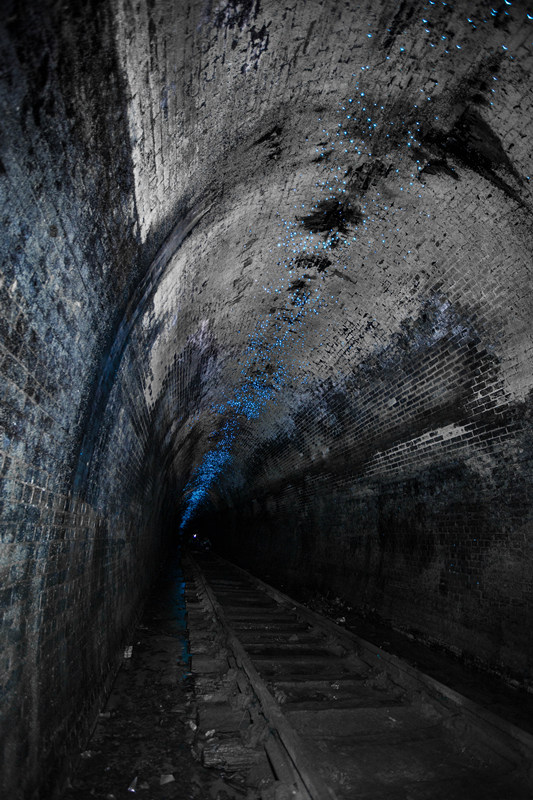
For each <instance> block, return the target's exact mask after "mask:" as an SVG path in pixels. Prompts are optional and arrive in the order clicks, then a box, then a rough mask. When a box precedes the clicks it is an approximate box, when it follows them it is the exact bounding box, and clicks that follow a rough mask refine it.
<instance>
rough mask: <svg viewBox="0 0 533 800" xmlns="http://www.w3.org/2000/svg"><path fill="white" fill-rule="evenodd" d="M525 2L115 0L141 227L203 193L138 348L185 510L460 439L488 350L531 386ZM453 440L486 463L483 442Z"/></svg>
mask: <svg viewBox="0 0 533 800" xmlns="http://www.w3.org/2000/svg"><path fill="white" fill-rule="evenodd" d="M467 7H468V10H467ZM530 18H531V14H529V13H528V12H527V9H526V7H525V6H524V5H523V4H520V3H514V4H511V3H504V4H502V6H501V7H499V6H498V7H497V8H494V9H492V8H491V7H490V5H488V4H486V3H477V4H472V3H468V4H465V3H459V4H457V5H455V6H452V5H450V4H447V3H442V2H428V3H426V4H425V5H424V4H421V3H420V4H417V3H414V4H410V3H398V2H389V3H386V2H385V3H381V4H376V3H369V4H367V5H366V6H364V5H362V4H354V3H345V4H338V3H320V2H313V3H306V4H301V3H299V4H298V3H295V4H292V5H291V6H289V5H287V6H284V7H283V8H282V7H281V6H280V5H279V4H277V3H261V4H260V3H258V2H243V3H236V2H229V3H221V4H216V3H196V4H192V6H186V5H185V4H168V5H167V4H163V3H155V4H148V5H147V6H146V7H144V6H142V7H141V11H140V13H138V14H135V15H133V14H132V12H131V7H130V5H129V4H128V3H119V4H118V5H117V9H116V20H117V27H116V41H117V45H118V50H119V59H120V61H121V63H122V65H123V68H124V70H125V75H126V81H127V92H128V94H129V97H130V100H129V103H128V111H127V113H128V127H129V134H130V137H131V141H132V154H133V156H132V160H133V175H134V184H135V202H136V207H137V212H138V225H139V233H140V237H141V240H142V241H143V242H146V241H150V238H151V237H154V232H156V235H155V239H157V235H160V232H161V231H164V230H168V229H169V228H170V227H171V226H172V225H173V224H174V223H175V222H176V220H178V221H179V220H181V219H182V217H183V215H184V213H188V214H189V216H188V218H187V222H186V224H184V223H182V222H178V225H181V228H180V230H178V231H177V233H176V234H175V236H176V242H177V243H179V246H178V247H177V249H176V252H175V253H174V254H172V255H170V256H169V257H168V261H167V260H166V256H165V258H164V259H163V261H164V262H165V263H163V264H162V263H159V264H158V265H157V268H156V269H155V270H154V271H153V273H152V275H153V278H152V282H151V283H149V284H148V288H147V289H146V290H145V293H144V301H143V303H142V304H141V306H140V307H139V308H138V310H137V316H136V319H135V325H134V326H132V325H131V324H129V328H130V329H131V328H132V327H133V339H132V341H131V343H130V344H129V345H128V348H129V350H130V351H131V352H129V354H128V356H127V358H132V359H134V360H135V361H136V364H137V373H138V385H137V387H136V390H135V398H132V399H130V402H133V403H134V405H135V408H136V409H137V410H136V412H135V413H137V414H139V413H141V412H139V410H138V406H139V407H142V415H143V416H144V417H145V418H146V421H147V424H148V425H149V426H150V428H151V435H152V436H153V435H154V431H155V435H156V436H157V438H158V441H159V442H160V445H161V446H162V447H163V451H164V464H165V470H169V471H170V474H171V475H172V480H173V482H174V484H175V492H176V496H179V492H180V491H181V490H182V489H184V490H185V509H186V510H185V517H186V519H188V518H189V517H190V516H191V515H194V513H195V512H196V510H197V507H200V506H202V505H205V503H206V502H207V504H209V503H213V502H214V503H215V504H217V503H219V502H221V498H222V497H223V498H225V500H222V502H223V503H224V502H229V503H230V504H231V503H232V502H233V500H234V498H233V496H234V495H237V496H238V497H239V498H241V497H242V494H243V493H245V494H250V495H254V494H257V492H259V493H261V492H263V493H264V492H265V491H268V490H269V487H270V485H271V484H273V485H274V486H275V487H276V490H279V487H280V486H282V485H283V483H284V482H287V481H291V480H297V479H299V478H301V477H302V476H304V475H309V474H317V475H318V474H320V473H322V472H324V470H326V471H327V472H328V473H334V474H342V473H343V472H345V471H346V469H347V468H348V467H349V469H350V471H351V472H352V473H353V470H354V466H355V467H356V468H357V469H360V468H362V467H363V465H364V469H365V471H366V472H368V471H370V472H371V473H372V471H374V472H376V471H377V472H378V473H379V471H380V469H384V470H385V471H386V472H387V471H390V470H394V459H393V460H392V462H391V461H390V460H387V454H388V455H391V452H392V451H393V450H395V449H396V450H397V449H400V450H401V448H402V447H405V443H406V442H408V441H409V440H417V441H418V442H421V441H422V440H423V439H424V437H426V438H427V437H428V436H431V435H432V431H436V432H437V433H438V434H439V436H441V435H443V436H445V437H448V438H449V439H450V440H452V441H455V442H456V444H457V445H458V440H459V438H460V437H461V433H462V432H463V429H464V425H465V423H466V422H467V421H469V420H470V418H471V417H472V415H475V414H476V413H478V412H479V410H480V408H481V409H483V407H484V404H485V405H486V403H487V398H486V396H485V394H486V393H484V392H483V391H482V389H483V388H484V387H485V385H486V383H485V381H486V372H487V370H490V371H491V376H492V377H491V385H490V392H489V394H490V402H491V403H492V406H493V407H497V406H498V404H499V403H500V404H506V403H508V402H509V400H510V399H512V400H513V401H521V400H523V399H524V396H525V393H526V392H527V390H528V389H529V380H526V379H525V377H526V376H524V374H523V370H522V369H521V368H520V367H519V362H520V361H521V358H522V353H523V350H522V347H523V344H524V337H529V336H530V332H529V331H527V330H526V329H525V327H524V326H523V325H521V324H519V325H518V327H517V324H516V320H517V319H522V320H524V319H526V318H527V309H528V307H529V305H530V296H529V294H528V292H525V291H524V287H525V286H528V285H529V284H528V281H529V270H530V252H531V226H530V209H531V189H530V182H529V172H530V166H531V165H530V158H531V154H530V147H529V142H530V140H529V133H531V109H532V89H531V81H530V74H531V73H530V69H531V42H530V41H529V40H530V39H531V35H532V31H533V24H532V23H531V21H530ZM185 228H187V231H188V230H189V228H191V232H190V233H189V234H188V236H187V238H186V239H185V240H184V241H183V242H181V238H182V236H183V234H184V233H186V232H187V231H185ZM182 229H183V230H182ZM172 249H173V245H171V246H169V247H168V248H167V251H170V250H172ZM166 255H168V252H167V253H166ZM137 299H138V298H137ZM135 302H137V300H136V301H135ZM439 348H440V349H441V350H443V349H444V350H447V351H448V352H449V358H448V360H447V362H446V365H445V366H444V367H443V368H441V370H440V372H439V371H438V370H437V369H436V364H434V363H433V362H432V361H431V358H430V357H429V355H428V354H430V353H433V352H435V353H437V352H438V350H439ZM134 351H135V352H134ZM466 351H470V352H472V351H478V353H479V359H478V361H477V362H476V361H475V360H472V359H470V361H469V362H468V360H467V361H466V362H465V352H466ZM483 359H485V362H486V363H485V365H483V364H482V363H481V362H483ZM489 362H490V363H489ZM480 364H481V366H480ZM480 371H481V372H480ZM126 374H127V375H128V377H127V380H128V381H131V371H129V372H128V371H127V370H126ZM114 391H115V392H116V391H119V389H117V387H115V390H114ZM145 402H146V406H145V405H144V403H145ZM123 424H124V420H123V416H121V417H120V420H119V418H118V417H117V418H116V422H115V428H116V430H115V437H118V438H120V437H122V436H123V435H124V431H123V427H121V426H123ZM106 441H107V442H108V445H107V446H109V447H111V448H112V447H113V446H115V445H114V444H113V442H114V441H115V440H114V438H113V435H111V437H110V438H107V439H106ZM109 442H111V444H109ZM430 443H431V439H428V443H427V445H426V446H425V447H426V451H427V452H426V457H428V458H431V447H430ZM461 447H462V445H461ZM461 447H459V450H460V451H461V455H460V457H461V458H467V459H468V460H470V461H471V462H472V464H473V465H474V468H475V469H480V470H482V469H483V468H484V466H483V465H484V458H485V456H484V455H483V445H481V446H480V447H479V448H478V449H477V450H469V452H468V454H465V452H464V451H462V450H461ZM110 452H111V451H110ZM419 457H420V454H419V453H417V455H416V458H417V459H419ZM109 458H110V455H109V454H108V455H106V457H105V459H104V460H109ZM98 463H99V462H98ZM476 465H477V466H476ZM93 469H94V464H93ZM95 479H96V480H97V481H99V480H100V477H99V476H98V474H97V475H96V478H95ZM232 498H233V500H232Z"/></svg>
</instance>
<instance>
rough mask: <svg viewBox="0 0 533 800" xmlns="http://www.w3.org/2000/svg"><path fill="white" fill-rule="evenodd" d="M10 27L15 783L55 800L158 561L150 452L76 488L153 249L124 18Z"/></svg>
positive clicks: (9, 698) (8, 710) (6, 549)
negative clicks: (131, 106)
mask: <svg viewBox="0 0 533 800" xmlns="http://www.w3.org/2000/svg"><path fill="white" fill-rule="evenodd" d="M2 23H3V25H2V44H1V50H2V89H1V91H2V94H1V108H2V110H1V112H0V116H1V120H2V122H1V126H2V153H1V163H0V173H1V174H0V183H1V193H2V194H1V201H0V202H1V206H2V275H1V277H0V294H1V298H0V303H1V308H2V312H1V315H0V338H1V344H0V359H1V373H2V412H1V419H0V425H1V439H0V466H1V490H0V491H1V495H0V497H1V509H2V510H1V516H2V520H1V538H2V544H1V552H2V556H1V559H2V560H1V579H0V580H1V603H0V605H1V612H2V643H1V646H0V648H1V653H2V656H1V668H0V672H1V680H2V685H3V689H4V695H3V700H2V720H1V725H0V727H1V733H2V737H3V741H2V745H1V747H0V750H1V752H2V764H1V765H0V774H1V781H0V783H2V787H3V791H2V796H3V797H13V798H16V797H17V798H18V797H29V796H33V795H34V792H37V793H40V796H42V797H51V796H52V789H53V787H54V785H55V782H56V779H57V776H58V775H59V774H61V769H62V768H64V762H65V756H66V755H68V756H70V757H71V756H72V755H73V754H75V753H76V748H78V752H79V745H80V743H82V742H83V741H84V737H85V736H86V735H87V731H88V730H89V728H90V726H92V724H93V722H94V719H95V715H96V714H97V712H98V711H99V709H100V707H101V706H100V705H99V703H100V702H101V698H102V692H103V690H104V688H105V686H106V685H109V681H110V679H111V677H112V675H113V674H114V673H115V671H116V668H117V665H118V663H119V658H120V654H121V647H122V646H123V645H124V642H125V636H126V634H127V632H128V630H129V628H130V627H131V625H132V622H133V621H134V615H135V613H136V608H137V606H138V603H139V599H140V597H141V596H142V594H143V591H144V590H145V587H146V585H147V583H148V581H149V580H150V568H151V567H152V566H153V564H154V562H155V561H156V560H157V543H158V535H159V534H158V531H157V530H153V520H154V516H157V508H156V507H155V503H154V502H153V495H154V494H156V493H157V492H158V491H159V490H158V487H157V486H155V485H154V482H153V481H152V483H150V482H149V481H148V480H146V474H147V472H146V467H147V465H148V472H149V456H150V454H149V452H148V447H147V446H146V442H145V441H144V440H141V437H139V436H137V435H134V436H132V437H129V438H128V436H129V433H130V431H129V428H128V426H127V425H125V426H124V428H123V431H122V434H123V435H122V436H120V437H118V439H115V440H114V447H115V451H114V460H109V459H108V461H107V463H106V464H105V465H104V466H103V468H102V469H101V471H100V481H99V482H98V486H92V485H91V484H90V483H89V481H87V480H85V481H80V480H79V479H78V480H77V479H76V476H79V475H80V474H83V469H82V468H81V467H82V465H83V464H86V461H85V459H84V453H83V442H84V439H85V438H86V431H90V430H93V429H94V428H95V421H94V419H93V417H94V409H95V396H96V387H97V386H98V385H99V384H100V383H101V380H100V377H99V375H100V372H101V370H102V365H105V364H107V363H108V362H109V358H108V354H109V348H110V338H111V337H112V336H113V335H114V331H115V329H116V328H117V326H118V324H119V320H120V318H121V315H122V314H123V313H124V309H125V304H126V302H127V300H128V299H129V296H130V293H131V289H132V286H133V285H135V283H136V281H137V280H138V278H139V276H140V275H141V274H142V273H143V270H144V268H145V267H146V264H147V263H149V262H150V260H151V256H152V255H153V246H151V245H150V242H146V243H145V247H146V250H145V249H143V251H142V252H141V234H140V229H139V221H138V215H137V210H136V206H135V196H134V185H133V173H132V164H131V153H130V147H129V130H128V126H127V116H126V108H125V92H124V85H123V80H122V79H121V73H120V70H119V69H118V62H117V56H116V48H115V34H114V27H115V26H114V22H113V19H112V14H111V11H110V9H109V8H108V7H107V6H106V5H105V4H101V3H100V4H98V3H83V4H80V5H79V6H78V7H75V6H72V7H71V8H70V10H64V9H63V10H62V9H60V8H59V6H57V5H56V6H55V7H54V6H53V5H52V4H49V6H47V5H46V4H37V3H32V2H29V3H27V4H23V3H13V4H9V3H5V4H3V5H2ZM103 86H105V92H103V91H102V87H103ZM150 247H152V251H151V250H150ZM135 380H136V374H135V373H134V372H132V373H131V374H130V375H129V376H128V382H129V383H130V384H133V383H135ZM115 402H120V399H119V400H117V401H115V399H114V397H113V396H112V397H111V398H110V400H109V402H108V404H107V415H108V417H109V418H111V417H113V415H115V414H116V416H117V417H118V415H119V413H120V409H119V408H118V406H116V405H115ZM122 415H123V416H124V412H122ZM139 416H140V419H139V420H138V422H139V424H142V422H143V420H142V412H139ZM96 427H97V426H96ZM89 440H90V437H89ZM143 462H144V463H143ZM120 469H122V470H124V473H125V474H126V477H127V484H126V483H125V481H124V476H123V475H120V474H118V473H119V471H120Z"/></svg>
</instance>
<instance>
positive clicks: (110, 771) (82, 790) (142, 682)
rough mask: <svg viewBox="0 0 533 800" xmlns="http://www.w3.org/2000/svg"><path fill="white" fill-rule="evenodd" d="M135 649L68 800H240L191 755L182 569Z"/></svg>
mask: <svg viewBox="0 0 533 800" xmlns="http://www.w3.org/2000/svg"><path fill="white" fill-rule="evenodd" d="M131 645H132V646H133V647H132V650H131V656H130V657H126V658H124V662H123V666H122V668H121V669H120V671H119V673H118V676H117V679H116V681H115V683H114V686H113V689H112V691H111V694H110V696H109V699H108V702H107V704H106V706H105V707H104V708H103V710H102V713H101V714H100V716H99V719H98V724H97V726H96V729H95V731H94V734H93V736H92V738H91V740H90V741H89V743H88V744H87V749H86V750H85V751H83V753H82V757H81V759H80V764H79V769H78V770H77V771H76V773H75V774H74V775H73V776H71V778H70V783H71V786H70V787H69V788H68V789H67V790H66V791H65V792H64V794H63V796H62V800H85V798H102V800H131V798H133V797H134V796H135V795H139V796H140V797H142V798H145V800H157V799H158V798H162V799H163V798H168V799H169V800H170V798H172V799H173V800H228V799H229V798H234V797H235V794H234V792H233V791H232V789H231V787H230V786H226V785H225V784H224V783H223V781H222V780H221V776H220V775H219V774H218V773H217V772H216V771H213V770H207V769H205V768H203V767H202V766H201V764H199V763H198V762H197V761H195V759H194V757H193V755H192V752H191V742H192V738H193V731H192V728H191V726H190V718H191V716H192V703H193V697H192V690H191V686H190V683H189V678H188V649H187V639H186V620H185V604H184V597H183V580H182V576H181V571H180V568H179V566H178V564H177V563H174V564H171V565H170V566H166V567H165V568H164V569H162V571H161V573H160V577H159V580H158V582H157V585H156V586H155V587H154V590H153V594H152V596H151V597H150V599H149V601H148V604H147V606H146V608H145V611H144V614H143V617H142V620H141V623H140V624H139V626H138V627H137V629H136V631H135V634H134V636H133V637H132V642H131ZM125 654H126V656H127V655H128V651H126V653H125Z"/></svg>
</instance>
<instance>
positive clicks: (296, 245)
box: [182, 0, 533, 528]
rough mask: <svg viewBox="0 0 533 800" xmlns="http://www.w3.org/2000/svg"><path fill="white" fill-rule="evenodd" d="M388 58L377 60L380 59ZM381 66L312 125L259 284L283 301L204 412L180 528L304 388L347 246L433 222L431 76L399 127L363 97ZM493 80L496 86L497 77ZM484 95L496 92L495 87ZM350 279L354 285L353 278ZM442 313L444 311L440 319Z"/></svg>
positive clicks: (435, 43) (430, 15)
mask: <svg viewBox="0 0 533 800" xmlns="http://www.w3.org/2000/svg"><path fill="white" fill-rule="evenodd" d="M504 2H505V6H506V7H507V8H505V9H504V8H501V9H499V10H497V9H494V8H492V9H491V10H490V14H488V15H487V17H486V18H482V19H476V18H474V17H473V16H469V17H466V19H467V21H468V23H469V25H470V27H471V30H473V31H475V30H477V29H478V28H479V27H480V26H482V25H483V24H484V23H487V22H488V21H490V20H494V18H495V17H497V16H498V15H502V16H507V17H509V16H510V13H511V10H510V7H511V6H512V5H513V3H512V2H511V1H510V0H504ZM439 6H443V7H448V9H451V8H452V6H451V5H450V4H448V3H445V2H438V1H437V0H428V4H427V5H426V6H425V7H424V8H423V10H422V14H423V16H421V18H420V23H421V25H422V26H423V34H425V41H426V43H427V44H428V45H429V46H430V47H431V48H434V49H435V50H436V51H438V52H435V58H436V57H437V56H438V55H449V54H450V53H459V51H462V50H463V48H464V47H465V46H466V43H465V42H454V43H453V45H452V43H451V41H450V38H451V35H450V34H449V33H448V31H447V29H446V33H440V32H439V27H440V29H441V30H442V26H443V20H442V17H439V18H438V19H437V17H438V15H439V14H442V13H444V12H443V11H442V10H441V9H439V8H438V7H439ZM517 13H518V12H517ZM525 18H526V19H527V20H533V13H530V12H526V13H525ZM374 35H375V34H373V33H371V32H369V33H368V34H367V36H368V39H369V40H372V37H373V36H374ZM476 35H477V34H476ZM376 38H377V36H376ZM401 41H404V40H403V39H402V38H401V37H398V43H397V44H396V49H397V52H396V53H395V57H396V58H399V59H400V63H401V60H402V55H399V54H404V53H405V54H406V57H407V55H408V53H406V47H405V46H404V45H403V44H401ZM416 45H417V46H418V41H417V43H416ZM369 47H372V42H370V43H369ZM501 48H502V51H503V52H504V53H505V57H506V58H509V59H511V60H512V59H513V56H512V55H511V54H510V53H509V52H508V49H509V47H508V44H506V43H502V44H501ZM458 57H460V56H459V55H458ZM390 58H391V56H385V59H386V60H390ZM379 59H380V62H379V63H377V64H376V65H375V66H373V65H372V64H366V63H365V64H363V65H362V66H361V67H360V69H359V71H358V72H357V73H352V79H355V80H352V83H351V86H350V94H349V96H347V97H346V99H345V100H343V101H342V102H339V104H338V108H337V109H336V115H337V116H336V117H334V122H333V127H330V126H327V127H326V126H325V122H324V120H323V118H318V123H319V126H318V133H319V138H320V139H322V140H323V141H322V142H321V144H319V145H318V146H316V148H315V158H314V159H313V160H314V162H315V163H316V165H317V170H318V172H319V175H318V178H317V179H316V180H315V183H314V187H313V188H311V191H307V192H306V195H305V196H304V197H301V198H298V197H296V198H295V201H296V202H295V203H294V206H293V208H294V218H290V219H288V218H285V216H282V215H281V214H279V213H278V215H277V216H278V225H279V229H280V230H279V235H278V241H277V242H276V243H275V244H274V247H273V248H271V249H270V253H271V254H272V258H273V259H274V258H278V260H277V261H276V265H277V267H278V275H279V277H278V280H277V282H276V284H272V285H265V286H263V290H264V292H265V293H266V294H269V295H272V297H273V299H274V300H282V302H281V303H280V308H279V309H278V308H277V307H276V309H271V310H270V312H269V313H268V315H266V316H265V318H263V319H261V320H259V321H258V322H257V323H256V325H255V328H254V330H253V331H252V333H250V334H249V336H248V341H247V344H246V346H245V348H244V353H243V355H242V358H241V361H240V365H241V370H240V378H239V384H238V386H237V387H236V388H235V389H233V390H232V392H231V393H228V394H223V395H222V399H221V401H220V402H219V403H217V404H216V405H214V406H213V407H212V411H213V412H215V414H216V415H217V416H218V418H219V419H220V424H219V426H218V427H217V430H216V432H215V433H214V434H213V435H212V437H211V438H212V439H213V440H215V441H214V443H213V446H212V447H211V449H210V450H209V451H208V452H207V453H206V455H205V456H204V458H203V460H202V462H201V464H200V465H199V467H198V468H197V470H196V471H195V473H194V475H193V477H192V478H191V480H190V482H189V485H188V486H187V488H186V491H185V494H186V497H187V503H186V509H185V512H184V515H183V521H182V528H184V527H185V526H186V525H188V524H189V522H190V521H191V519H192V518H193V517H194V515H195V514H196V513H197V511H198V510H199V509H200V508H201V507H202V506H203V505H204V504H205V503H206V502H207V501H208V499H209V496H210V492H211V490H212V489H213V487H214V486H215V485H216V484H217V482H218V481H219V479H220V477H221V475H222V474H223V473H225V472H227V471H228V470H229V468H230V467H231V464H232V458H233V457H232V452H233V450H234V446H235V443H236V440H237V439H238V437H239V436H240V435H242V432H243V430H244V429H245V426H246V425H247V424H248V423H252V422H253V421H254V420H256V419H258V418H259V417H260V416H261V414H262V413H263V412H264V410H265V408H266V406H267V405H269V404H271V403H273V402H276V398H277V397H278V395H279V392H280V391H281V390H283V389H284V388H286V387H287V386H289V385H290V386H293V387H296V386H298V385H300V386H301V385H302V384H305V383H307V382H308V380H309V375H308V373H309V360H308V357H309V354H310V353H311V352H312V351H313V349H314V348H315V347H317V348H318V347H321V346H322V344H323V342H318V344H316V345H313V346H310V345H309V341H308V339H309V336H308V334H309V325H308V320H309V317H310V316H313V317H314V316H316V315H318V314H319V313H320V311H321V310H322V309H325V308H328V306H329V305H331V304H337V303H338V298H336V297H335V296H334V295H332V294H331V293H327V291H326V287H328V282H329V276H330V275H331V272H335V273H336V274H339V273H340V274H341V275H342V274H343V272H344V271H347V270H348V264H347V263H346V261H347V254H348V248H353V247H354V246H356V247H357V253H358V254H360V256H361V258H362V260H365V259H367V258H373V257H374V256H375V255H376V254H377V253H378V252H379V251H380V250H382V249H384V248H385V247H386V246H387V244H388V237H389V235H391V237H395V240H396V241H397V237H396V234H397V233H398V232H400V230H401V228H400V225H401V220H402V214H403V212H404V211H405V207H406V205H407V203H410V206H411V208H412V206H413V204H414V203H416V204H417V207H419V210H418V214H419V216H421V217H427V218H429V217H430V216H431V214H430V213H429V212H428V211H427V210H424V209H423V208H422V206H421V204H420V203H418V200H419V199H421V198H422V194H421V192H422V190H423V189H424V187H425V183H424V182H423V180H422V175H421V174H420V173H421V172H422V170H423V169H424V167H425V163H421V159H420V158H418V157H417V154H418V150H417V148H419V147H420V146H421V144H422V141H421V139H422V135H421V134H422V128H423V126H425V125H427V124H428V123H431V124H432V125H434V122H433V120H434V121H436V122H439V115H438V114H435V113H434V111H433V105H431V104H435V102H436V100H437V99H438V97H439V92H440V87H439V82H438V81H437V80H435V79H434V78H433V77H432V75H431V74H429V75H428V76H426V80H427V83H426V85H425V87H424V88H418V89H416V90H415V91H416V92H417V94H416V97H415V98H414V99H415V100H416V102H413V103H412V106H411V107H410V108H406V106H405V105H404V106H403V114H404V119H402V118H400V117H398V116H395V118H394V119H391V118H388V116H387V115H388V113H389V109H387V108H386V107H385V105H383V104H380V102H379V101H377V100H376V99H374V97H373V96H372V90H371V89H370V85H371V84H373V85H374V86H376V85H378V86H379V85H380V81H379V75H378V79H377V80H367V77H368V78H370V77H371V73H372V71H373V70H374V69H375V70H377V72H378V73H379V72H380V70H381V69H382V63H383V55H382V54H379ZM493 79H494V81H497V77H496V76H493ZM367 84H368V85H367ZM491 93H492V95H494V94H495V88H492V89H491ZM491 105H492V102H491ZM429 109H431V111H429ZM392 113H395V112H392ZM436 127H438V126H436ZM306 141H308V140H306ZM379 170H381V172H379ZM374 175H376V176H377V178H376V179H375V180H373V176H374ZM383 175H386V176H387V186H388V192H387V196H386V197H385V196H383V195H382V193H381V192H380V191H378V188H377V187H379V183H380V180H379V179H380V177H381V176H383ZM300 177H302V176H300ZM395 178H396V186H395V181H394V179H395ZM392 188H395V192H394V191H391V189H392ZM291 191H294V192H297V190H296V189H292V190H291ZM321 220H323V222H322V221H321ZM328 225H329V227H328ZM410 254H411V250H406V251H405V252H404V253H403V254H402V256H401V257H402V258H403V259H407V258H408V257H409V256H410ZM350 280H352V281H353V282H355V280H356V276H354V277H353V278H350ZM445 311H446V309H443V310H442V314H444V316H445ZM443 324H444V322H443ZM327 330H328V329H326V333H327ZM312 335H313V337H315V338H316V337H317V336H318V338H322V339H323V338H324V333H322V334H317V333H316V331H315V330H314V329H313V333H312ZM348 349H349V348H348ZM304 353H305V355H306V356H307V358H304ZM300 354H301V357H300V358H299V355H300Z"/></svg>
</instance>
